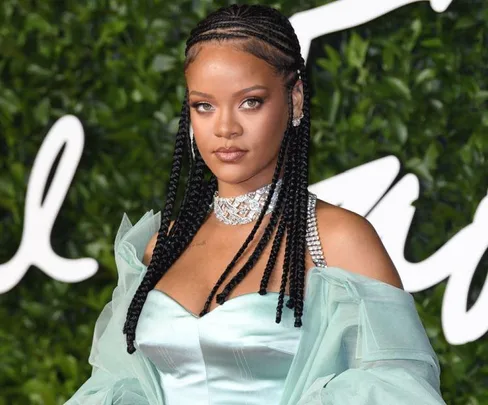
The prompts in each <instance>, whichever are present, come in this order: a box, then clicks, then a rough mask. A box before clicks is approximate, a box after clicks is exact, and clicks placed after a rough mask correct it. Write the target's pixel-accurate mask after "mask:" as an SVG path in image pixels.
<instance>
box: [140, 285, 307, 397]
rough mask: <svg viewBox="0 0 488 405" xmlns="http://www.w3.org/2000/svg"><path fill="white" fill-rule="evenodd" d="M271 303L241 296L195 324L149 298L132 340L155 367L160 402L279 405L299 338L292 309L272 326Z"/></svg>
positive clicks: (154, 295)
mask: <svg viewBox="0 0 488 405" xmlns="http://www.w3.org/2000/svg"><path fill="white" fill-rule="evenodd" d="M277 299H278V294H276V293H274V294H267V295H264V296H261V295H259V294H258V293H250V294H244V295H241V296H238V297H235V298H232V299H230V300H228V301H227V302H226V303H225V304H224V305H221V306H219V307H216V308H215V309H213V310H212V311H210V312H209V313H208V314H206V315H205V316H203V317H201V318H199V317H198V316H196V315H194V314H192V313H190V312H189V311H187V310H186V309H185V308H184V307H182V306H181V305H180V304H179V303H177V302H176V301H174V300H173V299H172V298H171V297H169V296H168V295H166V294H165V293H163V292H161V291H158V290H153V291H151V292H150V293H149V295H148V297H147V300H146V303H145V304H144V308H143V311H142V313H141V316H140V318H139V322H138V326H137V330H136V336H137V338H136V341H137V347H138V348H139V349H140V350H141V351H142V353H143V354H144V355H146V356H147V357H148V358H149V359H150V360H151V361H152V362H153V363H154V364H155V366H156V368H157V372H158V374H159V377H160V382H161V387H162V390H163V393H164V400H165V402H166V403H167V404H180V405H186V404H188V405H190V404H191V405H209V404H212V405H213V404H225V405H243V404H246V405H261V404H269V405H272V404H277V403H278V400H279V398H280V397H281V394H282V392H283V389H284V383H285V379H286V376H287V374H288V370H289V369H290V365H291V362H292V360H293V357H294V355H295V353H296V350H297V347H298V342H299V340H300V335H301V329H300V328H295V327H294V326H293V323H294V318H293V316H292V315H293V312H292V311H290V310H287V311H286V312H285V313H284V314H285V317H284V319H283V320H282V322H281V323H279V324H276V323H275V320H274V318H275V314H276V303H277Z"/></svg>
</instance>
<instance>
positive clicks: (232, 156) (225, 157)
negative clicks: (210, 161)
mask: <svg viewBox="0 0 488 405" xmlns="http://www.w3.org/2000/svg"><path fill="white" fill-rule="evenodd" d="M214 153H215V156H217V158H218V159H219V160H220V161H221V162H224V163H234V162H237V161H238V160H240V159H241V158H242V157H243V156H244V155H245V154H246V153H247V150H243V149H239V148H238V147H236V146H231V147H230V148H224V147H220V148H218V149H217V150H216V151H215V152H214Z"/></svg>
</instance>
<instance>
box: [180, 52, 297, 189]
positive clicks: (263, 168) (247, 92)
mask: <svg viewBox="0 0 488 405" xmlns="http://www.w3.org/2000/svg"><path fill="white" fill-rule="evenodd" d="M186 81H187V86H188V92H189V104H190V117H191V124H192V127H193V131H194V136H195V141H196V143H197V146H198V150H199V151H200V153H201V155H202V158H203V159H204V161H205V163H206V164H207V166H208V167H209V168H210V170H211V171H212V173H214V174H215V176H216V177H217V179H218V181H219V191H220V193H221V195H224V196H228V195H226V194H229V193H230V194H237V193H240V192H247V191H250V190H254V189H257V188H259V187H262V186H263V185H265V184H268V183H270V182H271V180H272V177H273V173H274V169H275V166H276V161H277V157H278V153H279V150H280V146H281V142H282V140H283V135H284V132H285V130H286V126H287V122H288V94H287V91H286V88H285V85H284V78H283V77H282V76H280V75H277V74H276V73H275V71H274V70H273V68H272V67H271V66H270V65H269V64H268V63H266V62H265V61H264V60H262V59H259V58H257V57H255V56H254V55H251V54H249V53H246V52H244V51H240V50H237V49H236V48H235V47H233V46H230V45H229V44H218V43H207V44H204V45H202V46H201V49H200V51H199V53H198V55H197V57H196V59H195V60H194V61H193V62H192V63H190V65H189V66H188V68H187V70H186ZM292 94H293V104H294V111H295V112H294V116H298V115H299V114H300V113H301V111H302V100H303V96H302V95H303V90H302V84H301V82H298V83H297V84H296V85H295V88H294V90H293V93H292ZM224 190H227V191H228V193H226V192H225V191H224Z"/></svg>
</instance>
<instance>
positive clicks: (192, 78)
mask: <svg viewBox="0 0 488 405" xmlns="http://www.w3.org/2000/svg"><path fill="white" fill-rule="evenodd" d="M185 76H186V81H187V85H188V89H189V94H190V99H189V102H190V105H191V122H192V127H193V130H194V136H195V140H196V143H197V146H198V149H199V151H200V153H201V155H202V158H203V159H204V160H205V162H206V164H207V165H208V167H209V168H210V170H211V171H212V172H213V173H214V174H215V176H216V177H217V179H218V190H219V194H220V195H221V196H224V197H231V196H237V195H241V194H245V193H247V192H250V191H253V190H256V189H257V188H260V187H262V186H264V185H266V184H269V183H271V181H272V177H273V172H274V169H275V166H276V161H277V157H278V152H279V148H280V145H281V142H282V139H283V133H284V131H285V129H286V125H287V120H288V101H287V92H286V89H285V87H284V78H283V77H281V76H278V75H277V74H276V73H275V72H274V70H273V68H272V67H271V66H270V65H268V64H267V63H266V62H265V61H263V60H261V59H259V58H257V57H255V56H253V55H251V54H248V53H245V52H243V51H240V50H237V49H236V48H235V47H233V46H230V45H229V44H217V43H205V44H203V45H202V46H201V50H200V52H199V54H198V56H197V57H196V59H195V60H194V61H193V62H192V63H191V64H190V65H189V66H188V69H187V71H186V72H185ZM292 98H293V110H294V116H298V115H299V114H300V113H301V111H302V105H303V86H302V83H301V82H300V81H299V82H297V84H296V85H295V87H294V89H293V91H292ZM222 146H223V147H230V146H237V147H239V148H241V149H244V150H246V151H247V153H246V154H245V155H244V156H243V157H242V158H241V159H240V160H239V161H238V162H236V163H223V162H221V161H219V160H218V159H217V157H216V156H215V153H214V152H215V150H216V149H217V148H219V147H222ZM269 218H270V215H267V216H266V217H265V220H264V221H263V224H262V225H261V227H260V229H259V231H258V233H257V235H256V237H255V238H254V241H253V242H252V243H251V245H250V246H249V247H248V249H247V250H246V252H245V254H244V255H243V257H242V258H241V259H240V260H239V261H238V263H237V266H236V267H235V268H234V271H233V273H231V277H232V275H233V274H235V273H236V272H237V271H238V270H239V269H240V268H241V266H242V265H243V264H244V263H245V261H246V260H247V259H248V258H249V256H250V254H251V253H252V251H253V250H254V248H255V246H256V244H257V241H259V239H260V237H261V235H262V232H263V230H264V228H265V227H266V225H267V223H268V221H269ZM317 222H318V229H319V234H320V239H321V244H322V247H323V251H324V256H325V258H326V260H327V263H328V265H329V266H331V267H340V268H342V269H345V270H347V271H351V272H355V273H359V274H362V275H364V276H366V277H370V278H374V279H377V280H380V281H382V282H385V283H389V284H391V285H393V286H396V287H399V288H401V287H402V285H401V281H400V278H399V276H398V273H397V271H396V269H395V267H394V265H393V263H392V261H391V259H390V258H389V256H388V254H387V252H386V250H385V248H384V246H383V244H382V243H381V240H380V238H379V237H378V235H377V234H376V232H375V230H374V228H373V227H372V226H371V224H370V223H369V222H368V221H367V220H366V219H365V218H363V217H361V216H359V215H357V214H355V213H353V212H351V211H348V210H345V209H343V208H340V207H336V206H334V205H331V204H328V203H326V202H324V201H320V200H318V201H317ZM253 225H254V223H250V224H246V225H239V226H233V225H226V224H223V223H222V222H220V221H218V220H217V219H216V218H215V216H214V215H213V214H211V215H209V217H208V219H207V220H206V221H205V223H204V224H203V225H202V227H201V228H200V230H199V231H198V232H197V234H196V235H195V237H194V238H193V241H192V243H191V245H190V246H189V247H188V248H187V249H186V250H185V252H184V253H183V254H182V255H181V257H180V258H179V259H178V260H177V261H176V262H175V263H174V264H173V266H172V267H171V268H170V269H169V270H168V272H167V273H166V275H165V276H164V277H162V278H161V280H159V282H158V283H157V285H156V287H155V288H156V289H158V290H161V291H163V292H164V293H166V294H167V295H169V296H171V297H172V298H173V299H174V300H175V301H177V302H178V303H180V305H181V306H183V307H184V308H186V310H187V311H189V312H191V313H193V314H198V313H199V312H200V310H201V309H202V308H203V305H204V303H205V301H206V299H207V296H208V294H209V292H210V290H211V289H212V287H213V286H214V285H215V282H216V281H217V280H218V278H219V277H220V274H221V273H222V271H223V270H224V269H225V268H226V267H227V265H228V263H229V262H230V261H231V260H232V258H233V257H234V255H235V253H236V252H237V251H238V250H239V248H240V247H241V246H242V244H243V242H244V240H245V239H246V237H247V236H248V234H249V232H250V231H251V230H252V228H253ZM156 239H157V233H156V234H154V235H153V237H152V238H151V240H150V241H149V243H148V245H147V247H146V250H145V254H144V258H143V262H144V263H145V264H146V265H148V264H149V262H150V259H151V257H152V252H153V249H154V246H155V244H156ZM270 249H271V243H269V244H268V247H267V248H266V249H265V250H264V252H263V254H262V255H261V257H260V259H259V260H258V262H257V264H256V265H255V266H254V267H253V269H252V271H251V272H250V273H249V274H248V275H247V276H246V277H245V278H244V280H243V281H242V282H241V283H240V284H239V285H238V286H237V287H236V288H235V289H234V290H233V291H232V292H231V294H230V296H229V298H228V301H229V300H232V299H233V298H235V297H238V296H240V295H244V294H248V293H253V292H256V291H258V289H259V284H260V281H261V278H262V274H263V271H264V268H265V267H266V263H267V259H268V257H269V253H270ZM283 255H284V243H283V244H282V249H281V250H280V253H279V255H278V260H277V263H276V267H275V269H274V271H273V273H272V275H271V278H270V281H269V285H268V291H272V292H277V291H279V287H280V282H281V274H282V272H281V268H282V265H283ZM305 261H306V263H305V266H306V268H307V269H310V268H312V267H313V262H312V260H311V257H310V255H309V253H308V251H307V253H306V260H305ZM228 280H230V277H229V278H228V279H227V281H228ZM225 284H226V283H224V285H225ZM222 288H223V286H222V287H221V288H220V290H221V289H222ZM305 288H306V286H305ZM189 292H191V293H189ZM218 306H219V305H218V304H217V303H216V302H215V299H214V301H213V303H212V305H211V306H210V311H212V310H213V309H215V308H216V307H218ZM205 316H207V315H205Z"/></svg>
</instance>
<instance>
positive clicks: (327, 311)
mask: <svg viewBox="0 0 488 405" xmlns="http://www.w3.org/2000/svg"><path fill="white" fill-rule="evenodd" d="M320 211H322V212H320ZM320 211H319V210H318V211H317V218H318V222H319V233H320V236H321V241H322V244H323V245H324V251H325V256H326V258H327V260H328V263H329V268H327V269H320V270H315V271H314V272H313V273H312V275H311V278H310V279H309V285H308V288H309V291H308V296H309V297H311V298H310V299H309V301H308V306H309V309H308V311H307V312H308V313H307V314H306V318H304V325H308V326H307V329H305V330H304V331H303V335H302V339H301V346H300V350H299V352H298V353H297V356H296V359H295V362H294V367H293V369H292V370H290V378H289V379H288V380H287V383H286V387H285V394H284V396H285V398H284V399H283V401H282V402H281V404H287V405H292V404H293V405H297V404H298V405H384V404H395V405H411V404H416V405H419V404H426V405H441V404H444V401H443V400H442V398H441V395H440V389H439V365H438V362H437V358H436V356H435V353H434V352H433V350H432V347H431V345H430V342H429V340H428V338H427V335H426V333H425V330H424V328H423V326H422V323H421V321H420V319H419V317H418V314H417V311H416V308H415V303H414V301H413V298H412V296H411V295H410V294H409V293H407V292H405V291H404V290H403V289H401V281H400V278H399V277H398V273H397V272H396V270H395V268H394V266H393V264H392V263H391V260H390V258H389V257H388V254H387V253H386V251H385V249H384V247H383V245H382V243H381V241H380V239H379V237H378V236H377V234H376V232H375V231H374V229H373V227H372V226H371V225H370V224H369V223H368V222H367V221H366V220H365V219H364V218H362V217H360V216H357V215H356V214H353V213H351V212H349V211H346V210H343V209H340V208H337V207H328V206H327V205H322V207H321V210H320ZM326 224H327V226H326Z"/></svg>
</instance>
